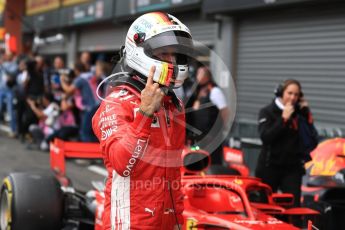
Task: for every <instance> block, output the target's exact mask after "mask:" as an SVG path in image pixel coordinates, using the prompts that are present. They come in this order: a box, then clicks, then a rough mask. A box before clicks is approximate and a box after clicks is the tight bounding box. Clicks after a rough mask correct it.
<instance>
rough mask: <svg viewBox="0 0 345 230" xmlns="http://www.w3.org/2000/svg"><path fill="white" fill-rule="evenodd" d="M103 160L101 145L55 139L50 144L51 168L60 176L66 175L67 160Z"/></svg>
mask: <svg viewBox="0 0 345 230" xmlns="http://www.w3.org/2000/svg"><path fill="white" fill-rule="evenodd" d="M68 158H78V159H80V158H82V159H99V158H102V153H101V149H100V146H99V143H87V142H70V141H68V142H67V141H63V140H61V139H55V140H54V141H53V142H51V143H50V168H51V169H52V170H53V171H54V172H55V173H56V174H57V175H59V176H63V177H64V176H65V175H66V159H68Z"/></svg>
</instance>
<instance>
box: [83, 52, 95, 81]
mask: <svg viewBox="0 0 345 230" xmlns="http://www.w3.org/2000/svg"><path fill="white" fill-rule="evenodd" d="M79 62H80V63H82V64H83V65H84V69H85V71H84V73H83V74H84V76H83V77H84V78H87V79H90V78H91V77H92V76H93V75H94V74H95V66H93V65H92V58H91V54H90V52H88V51H84V52H82V53H81V54H80V59H79Z"/></svg>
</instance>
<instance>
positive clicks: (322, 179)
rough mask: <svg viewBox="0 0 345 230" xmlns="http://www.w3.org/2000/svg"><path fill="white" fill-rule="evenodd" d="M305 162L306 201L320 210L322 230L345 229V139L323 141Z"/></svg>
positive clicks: (303, 190) (304, 191)
mask: <svg viewBox="0 0 345 230" xmlns="http://www.w3.org/2000/svg"><path fill="white" fill-rule="evenodd" d="M311 157H312V160H311V161H310V162H307V163H306V164H305V169H306V175H305V176H304V178H303V185H302V203H303V204H304V206H306V207H311V208H313V209H316V210H318V211H320V213H321V214H322V219H321V221H320V223H319V228H321V229H345V223H344V220H343V218H344V216H345V196H344V195H345V138H333V139H328V140H325V141H323V142H321V143H320V144H319V145H318V146H317V148H316V149H315V150H314V151H313V152H312V153H311Z"/></svg>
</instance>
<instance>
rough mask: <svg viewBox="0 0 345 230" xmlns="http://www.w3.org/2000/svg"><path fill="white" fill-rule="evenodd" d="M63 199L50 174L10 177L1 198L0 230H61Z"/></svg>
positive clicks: (57, 184) (15, 174)
mask: <svg viewBox="0 0 345 230" xmlns="http://www.w3.org/2000/svg"><path fill="white" fill-rule="evenodd" d="M63 206H64V196H63V192H62V191H61V188H60V184H59V182H58V181H57V180H56V178H55V177H54V176H53V175H52V174H50V173H46V174H44V173H11V174H9V175H8V176H7V177H6V178H5V179H4V181H3V184H2V187H1V196H0V221H1V222H0V224H1V225H0V228H1V230H22V229H23V230H24V229H25V230H40V229H42V230H48V229H49V230H55V229H56V230H57V229H61V226H62V219H63V209H64V207H63Z"/></svg>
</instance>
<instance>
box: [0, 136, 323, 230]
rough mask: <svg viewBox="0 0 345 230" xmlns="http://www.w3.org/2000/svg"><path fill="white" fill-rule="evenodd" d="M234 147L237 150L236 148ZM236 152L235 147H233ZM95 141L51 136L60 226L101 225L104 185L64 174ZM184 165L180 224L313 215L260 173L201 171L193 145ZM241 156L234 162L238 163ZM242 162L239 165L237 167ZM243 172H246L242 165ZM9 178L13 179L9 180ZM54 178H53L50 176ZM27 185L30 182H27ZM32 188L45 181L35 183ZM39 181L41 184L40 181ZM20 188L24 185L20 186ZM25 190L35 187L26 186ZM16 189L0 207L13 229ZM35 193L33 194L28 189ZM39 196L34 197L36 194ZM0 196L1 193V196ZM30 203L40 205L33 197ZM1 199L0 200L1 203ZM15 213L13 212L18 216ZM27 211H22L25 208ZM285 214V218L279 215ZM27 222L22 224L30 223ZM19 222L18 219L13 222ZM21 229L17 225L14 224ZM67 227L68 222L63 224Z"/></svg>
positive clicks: (206, 161)
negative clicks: (79, 184)
mask: <svg viewBox="0 0 345 230" xmlns="http://www.w3.org/2000/svg"><path fill="white" fill-rule="evenodd" d="M235 152H236V151H235ZM237 153H238V152H237ZM100 157H101V153H100V151H99V146H98V144H90V143H78V142H63V141H61V140H55V142H54V143H52V145H51V151H50V164H51V169H52V171H53V172H54V178H53V179H49V178H48V179H47V181H50V183H51V182H52V180H54V181H58V183H59V184H60V189H58V190H59V191H57V194H58V195H59V197H60V194H63V201H61V202H63V205H61V206H62V207H63V210H58V211H57V212H56V213H61V211H62V212H63V217H61V215H56V216H54V218H55V219H54V220H55V221H59V220H60V221H61V226H62V227H64V228H66V227H67V226H72V227H75V228H77V229H94V230H100V229H102V213H103V204H104V193H103V188H104V185H103V184H102V183H96V182H93V187H94V189H93V190H90V191H88V192H82V191H76V190H75V189H74V188H73V187H72V186H71V183H70V180H69V179H68V177H67V176H66V168H65V160H66V158H88V159H93V158H100ZM182 157H183V162H184V167H183V169H182V171H181V173H182V185H183V187H182V191H183V193H184V195H185V199H184V203H185V211H184V213H183V215H184V219H185V223H184V225H183V226H182V229H298V228H296V227H294V226H293V225H292V224H290V223H288V222H289V221H291V217H293V216H299V217H305V216H309V217H315V216H318V212H316V211H313V210H311V209H306V208H288V206H289V205H291V204H292V196H291V195H290V194H273V193H272V190H271V189H270V187H269V186H268V185H266V184H263V183H262V182H261V181H260V180H259V179H257V178H252V177H248V176H240V175H236V176H231V175H206V174H205V172H207V169H208V168H209V166H210V157H209V154H208V153H207V152H206V151H203V150H200V149H197V148H189V147H188V148H187V147H186V148H185V149H184V151H183V155H182ZM238 159H239V158H238ZM241 163H243V161H242V162H240V161H237V162H235V164H238V165H239V166H240V168H241V167H242V166H241V165H240V164H241ZM242 168H243V167H242ZM242 173H244V174H245V173H246V172H245V171H242ZM21 176H22V177H27V178H33V177H34V178H36V179H37V180H36V182H37V181H39V180H40V178H45V176H44V175H33V174H27V175H21ZM17 178H18V175H15V174H10V176H9V177H8V179H5V180H7V181H10V182H7V183H12V184H15V181H16V180H17ZM11 181H12V182H11ZM54 184H55V182H54ZM26 186H29V184H28V185H26ZM35 186H36V187H35V188H34V189H35V190H39V189H40V188H42V190H43V187H42V186H45V185H44V184H41V185H40V184H38V183H36V185H35ZM40 186H41V187H40ZM22 190H23V189H22ZM27 191H34V190H30V189H28V190H27ZM4 192H8V189H7V187H6V186H4V185H3V187H2V197H4V194H5V193H4ZM21 195H23V194H22V193H20V192H17V194H11V196H6V199H5V200H4V202H2V203H6V205H5V206H4V210H3V209H1V228H4V229H7V226H10V227H9V228H10V229H14V230H16V228H11V226H14V223H15V221H16V217H15V216H13V214H12V212H11V210H12V209H13V208H14V207H13V206H15V205H18V204H17V203H16V202H14V201H18V200H19V199H18V197H19V196H21ZM31 196H32V197H35V194H32V195H31ZM37 199H39V197H38V198H37ZM1 201H3V199H1ZM32 205H33V206H35V205H39V204H37V203H32ZM2 206H3V205H2V204H1V207H2ZM32 210H33V212H32V213H30V215H31V216H30V215H29V216H28V217H27V218H26V219H29V220H35V221H39V220H38V219H39V218H37V216H39V215H44V214H42V213H40V210H39V209H35V207H33V209H32ZM23 215H24V214H23V213H19V214H18V215H17V216H23ZM25 215H27V213H25ZM282 220H284V221H282ZM30 223H31V224H35V223H33V222H30V221H29V222H28V224H27V225H26V229H35V228H30ZM17 224H18V223H17ZM19 229H20V228H19ZM66 229H67V228H66Z"/></svg>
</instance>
